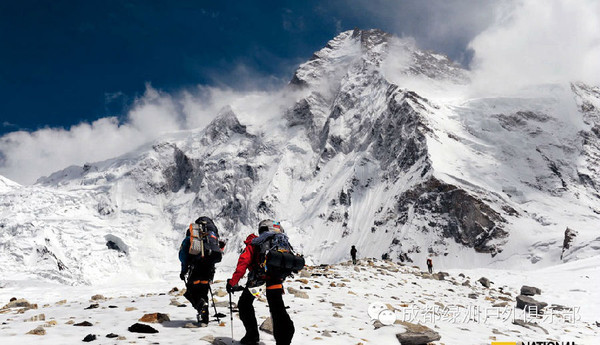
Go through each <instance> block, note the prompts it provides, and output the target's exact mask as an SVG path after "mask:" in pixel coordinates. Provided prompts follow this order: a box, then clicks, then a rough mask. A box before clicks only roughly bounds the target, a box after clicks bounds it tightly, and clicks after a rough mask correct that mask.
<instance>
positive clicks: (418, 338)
mask: <svg viewBox="0 0 600 345" xmlns="http://www.w3.org/2000/svg"><path fill="white" fill-rule="evenodd" d="M395 323H396V324H400V325H402V326H404V327H405V328H406V332H404V333H398V334H396V338H397V339H398V341H399V342H400V344H402V345H425V344H427V343H430V342H432V341H437V340H440V339H441V336H440V335H439V333H437V332H436V331H434V330H432V329H431V328H429V327H426V326H423V325H418V324H414V323H410V322H405V321H400V320H398V321H396V322H395Z"/></svg>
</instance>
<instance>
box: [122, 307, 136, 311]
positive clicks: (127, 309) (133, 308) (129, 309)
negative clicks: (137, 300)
mask: <svg viewBox="0 0 600 345" xmlns="http://www.w3.org/2000/svg"><path fill="white" fill-rule="evenodd" d="M134 310H137V308H136V307H127V308H125V311H134Z"/></svg>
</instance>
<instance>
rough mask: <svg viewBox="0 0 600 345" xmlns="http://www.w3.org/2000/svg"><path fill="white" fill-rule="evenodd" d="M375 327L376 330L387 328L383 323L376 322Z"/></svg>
mask: <svg viewBox="0 0 600 345" xmlns="http://www.w3.org/2000/svg"><path fill="white" fill-rule="evenodd" d="M373 327H374V328H375V329H380V328H381V327H385V325H384V324H383V323H382V322H381V321H379V320H375V322H373Z"/></svg>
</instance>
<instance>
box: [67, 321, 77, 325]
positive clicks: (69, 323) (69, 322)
mask: <svg viewBox="0 0 600 345" xmlns="http://www.w3.org/2000/svg"><path fill="white" fill-rule="evenodd" d="M74 323H75V321H73V320H69V321H67V322H65V325H72V324H74Z"/></svg>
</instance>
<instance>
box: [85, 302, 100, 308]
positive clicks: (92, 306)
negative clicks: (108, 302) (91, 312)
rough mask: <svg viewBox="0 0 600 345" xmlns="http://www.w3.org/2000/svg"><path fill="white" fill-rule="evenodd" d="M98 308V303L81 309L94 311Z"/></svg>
mask: <svg viewBox="0 0 600 345" xmlns="http://www.w3.org/2000/svg"><path fill="white" fill-rule="evenodd" d="M98 307H100V304H98V303H94V304H90V306H89V307H87V308H83V309H84V310H87V309H96V308H98Z"/></svg>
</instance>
